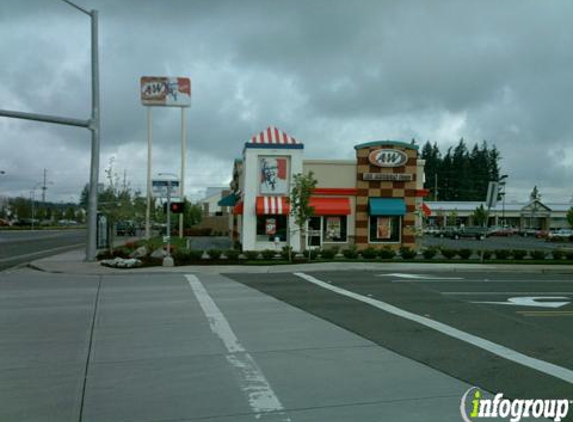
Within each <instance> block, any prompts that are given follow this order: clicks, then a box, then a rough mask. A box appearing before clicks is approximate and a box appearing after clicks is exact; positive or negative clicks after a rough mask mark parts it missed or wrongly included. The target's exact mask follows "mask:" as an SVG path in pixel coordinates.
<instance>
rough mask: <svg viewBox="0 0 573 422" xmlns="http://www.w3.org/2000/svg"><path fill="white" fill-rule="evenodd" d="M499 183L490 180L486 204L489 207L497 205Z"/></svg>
mask: <svg viewBox="0 0 573 422" xmlns="http://www.w3.org/2000/svg"><path fill="white" fill-rule="evenodd" d="M498 193H499V192H498V183H497V182H489V183H488V185H487V197H486V200H485V202H486V206H487V208H488V209H490V208H494V207H495V206H496V205H497V195H498Z"/></svg>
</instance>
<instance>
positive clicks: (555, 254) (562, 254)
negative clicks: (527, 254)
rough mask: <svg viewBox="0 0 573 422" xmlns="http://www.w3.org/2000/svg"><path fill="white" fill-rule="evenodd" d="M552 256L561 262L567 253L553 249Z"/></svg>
mask: <svg viewBox="0 0 573 422" xmlns="http://www.w3.org/2000/svg"><path fill="white" fill-rule="evenodd" d="M551 255H553V259H557V260H560V259H563V258H564V257H565V251H564V250H563V249H553V250H552V251H551Z"/></svg>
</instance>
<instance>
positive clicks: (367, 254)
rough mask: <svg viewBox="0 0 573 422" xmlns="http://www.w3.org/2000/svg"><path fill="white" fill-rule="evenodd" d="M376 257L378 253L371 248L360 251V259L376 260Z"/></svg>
mask: <svg viewBox="0 0 573 422" xmlns="http://www.w3.org/2000/svg"><path fill="white" fill-rule="evenodd" d="M377 256H378V251H377V250H376V249H375V248H373V247H368V248H366V249H364V250H363V251H362V258H364V259H376V257H377Z"/></svg>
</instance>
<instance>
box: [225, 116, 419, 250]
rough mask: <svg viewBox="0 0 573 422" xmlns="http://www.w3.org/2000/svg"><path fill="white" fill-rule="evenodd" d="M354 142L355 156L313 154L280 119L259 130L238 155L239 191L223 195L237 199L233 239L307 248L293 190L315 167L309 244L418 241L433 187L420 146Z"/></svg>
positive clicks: (255, 246)
mask: <svg viewBox="0 0 573 422" xmlns="http://www.w3.org/2000/svg"><path fill="white" fill-rule="evenodd" d="M354 149H355V153H356V158H355V159H353V160H331V159H329V157H325V159H323V160H306V159H305V158H304V144H303V143H302V142H300V141H298V140H296V139H295V138H293V137H291V136H289V135H288V134H286V133H284V132H282V131H281V130H279V129H277V128H275V127H269V128H268V129H266V130H264V131H262V132H261V133H259V134H257V135H255V136H253V137H252V138H251V139H250V140H249V141H248V142H246V143H245V144H244V149H243V156H242V158H240V159H237V160H235V163H234V168H233V178H232V182H231V194H230V195H228V196H226V197H225V198H223V199H221V201H220V202H219V205H220V206H232V213H231V215H230V232H231V234H232V237H233V239H234V240H237V241H239V242H241V245H242V248H243V250H264V249H277V248H279V247H282V246H286V245H289V244H290V246H292V247H293V249H294V250H301V249H302V248H301V236H300V228H299V227H298V226H297V225H296V223H295V221H294V218H293V217H292V216H290V215H289V213H290V205H289V201H288V197H289V195H290V190H291V185H292V183H293V176H294V175H296V174H309V173H310V172H312V173H313V174H314V177H315V179H316V180H317V186H316V189H315V190H314V192H313V194H312V197H311V200H310V205H311V206H312V207H314V216H313V217H311V219H310V221H309V222H308V236H309V238H308V242H309V246H311V247H317V248H329V247H333V246H338V247H340V248H346V247H349V246H351V245H356V246H357V247H358V248H359V249H364V248H366V247H375V248H380V247H384V246H387V245H390V246H391V247H394V248H399V247H400V246H409V247H414V246H415V243H416V236H415V234H416V230H419V229H420V227H421V215H420V214H421V210H422V198H423V196H424V195H425V193H426V192H425V191H424V189H423V184H424V180H423V179H424V161H423V160H421V159H419V158H418V157H419V156H418V146H417V145H413V144H410V143H404V142H399V141H374V142H368V143H362V144H358V145H356V146H355V147H354Z"/></svg>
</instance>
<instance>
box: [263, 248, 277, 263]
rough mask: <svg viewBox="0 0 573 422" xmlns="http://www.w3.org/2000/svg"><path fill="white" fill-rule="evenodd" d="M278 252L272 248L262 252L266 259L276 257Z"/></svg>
mask: <svg viewBox="0 0 573 422" xmlns="http://www.w3.org/2000/svg"><path fill="white" fill-rule="evenodd" d="M276 254H277V252H276V251H273V250H271V249H265V250H264V251H262V252H261V255H262V256H263V259H264V260H265V261H270V260H271V259H273V258H274V257H275V255H276Z"/></svg>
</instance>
